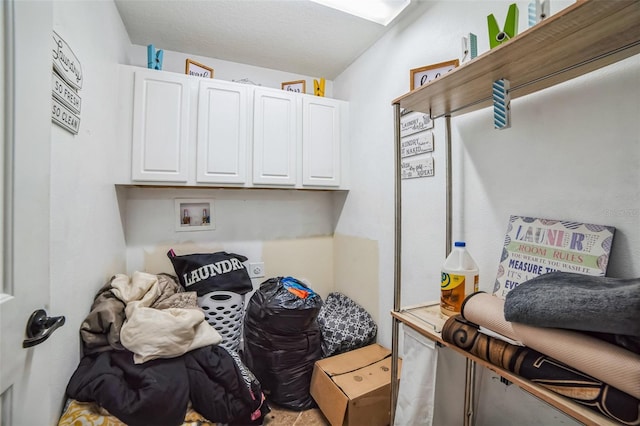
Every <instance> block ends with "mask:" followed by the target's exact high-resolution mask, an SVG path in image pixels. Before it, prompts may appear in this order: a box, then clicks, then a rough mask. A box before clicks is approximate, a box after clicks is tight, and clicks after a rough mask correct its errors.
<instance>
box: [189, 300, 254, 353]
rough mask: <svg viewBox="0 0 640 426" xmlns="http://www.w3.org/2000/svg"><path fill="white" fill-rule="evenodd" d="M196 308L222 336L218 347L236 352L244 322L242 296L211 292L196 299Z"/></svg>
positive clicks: (238, 347)
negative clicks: (199, 309) (200, 309)
mask: <svg viewBox="0 0 640 426" xmlns="http://www.w3.org/2000/svg"><path fill="white" fill-rule="evenodd" d="M198 306H200V308H202V310H203V311H204V316H205V319H206V320H207V322H208V323H209V324H210V325H211V326H212V327H213V328H215V329H216V330H217V331H218V333H220V336H222V343H220V345H221V346H222V347H224V348H225V349H227V350H232V351H235V352H237V351H238V350H239V349H240V338H241V336H242V323H243V320H244V295H241V294H238V293H233V292H231V291H212V292H211V293H207V294H205V295H203V296H200V297H198Z"/></svg>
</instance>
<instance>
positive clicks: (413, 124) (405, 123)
mask: <svg viewBox="0 0 640 426" xmlns="http://www.w3.org/2000/svg"><path fill="white" fill-rule="evenodd" d="M428 129H433V120H431V117H429V114H424V113H421V112H412V113H409V114H406V115H404V116H403V117H402V119H401V120H400V137H403V138H404V137H405V136H409V135H412V134H414V133H418V132H422V131H423V130H428Z"/></svg>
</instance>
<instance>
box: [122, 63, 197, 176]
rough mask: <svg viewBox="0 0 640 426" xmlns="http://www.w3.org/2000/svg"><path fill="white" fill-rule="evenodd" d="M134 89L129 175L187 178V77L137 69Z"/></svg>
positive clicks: (188, 103)
mask: <svg viewBox="0 0 640 426" xmlns="http://www.w3.org/2000/svg"><path fill="white" fill-rule="evenodd" d="M133 90H134V95H133V142H132V152H131V179H132V180H134V181H156V182H180V183H184V182H187V178H188V172H187V164H188V160H187V156H188V153H189V146H188V144H189V137H190V135H189V107H190V96H191V89H190V81H189V78H188V77H187V76H182V75H179V74H176V73H169V72H163V71H157V70H138V71H136V73H135V79H134V89H133Z"/></svg>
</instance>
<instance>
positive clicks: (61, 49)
mask: <svg viewBox="0 0 640 426" xmlns="http://www.w3.org/2000/svg"><path fill="white" fill-rule="evenodd" d="M52 54H53V67H54V68H55V69H56V71H58V74H60V75H61V76H62V78H64V79H65V80H66V81H67V83H69V84H70V85H71V86H73V87H74V88H75V89H78V90H79V89H82V65H80V61H79V60H78V58H77V57H76V55H75V54H74V53H73V51H72V50H71V48H70V47H69V45H68V44H67V42H66V41H64V40H63V39H62V37H60V36H59V35H58V34H57V33H56V32H55V31H54V32H53V50H52Z"/></svg>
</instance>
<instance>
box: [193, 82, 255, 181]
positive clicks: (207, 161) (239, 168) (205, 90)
mask: <svg viewBox="0 0 640 426" xmlns="http://www.w3.org/2000/svg"><path fill="white" fill-rule="evenodd" d="M248 99H249V95H248V87H247V86H244V85H238V84H232V83H227V82H223V81H216V80H202V81H200V86H199V91H198V135H197V151H196V181H197V182H203V183H235V184H242V183H245V182H246V180H247V148H248V146H249V140H248V129H249V120H248Z"/></svg>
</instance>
